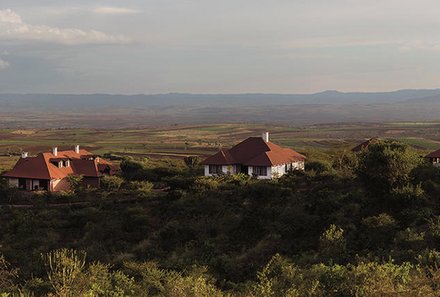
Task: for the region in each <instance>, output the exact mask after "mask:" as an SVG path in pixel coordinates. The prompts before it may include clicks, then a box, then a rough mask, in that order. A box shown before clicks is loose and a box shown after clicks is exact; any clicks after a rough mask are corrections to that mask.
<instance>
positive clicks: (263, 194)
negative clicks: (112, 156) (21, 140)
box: [0, 142, 440, 297]
mask: <svg viewBox="0 0 440 297" xmlns="http://www.w3.org/2000/svg"><path fill="white" fill-rule="evenodd" d="M332 153H333V152H325V153H324V152H320V151H316V152H313V156H312V158H310V159H308V160H310V162H312V163H311V164H310V163H307V164H306V168H307V170H306V171H304V172H300V171H296V172H292V173H289V174H287V175H285V176H283V177H282V178H280V179H277V180H272V181H263V180H257V179H254V178H252V177H250V176H247V175H242V174H239V175H222V176H218V177H215V178H207V177H201V176H200V173H199V172H198V170H199V169H200V168H199V167H198V166H197V165H196V166H195V167H194V168H190V167H191V166H189V167H188V166H187V165H186V164H185V163H184V162H182V161H176V160H169V159H168V160H154V159H147V158H145V159H134V158H124V160H122V163H121V168H122V169H121V175H122V176H121V177H116V178H114V177H112V178H108V179H107V178H106V179H104V180H103V187H104V188H103V189H102V190H101V192H99V191H98V192H86V191H83V190H81V191H80V192H77V193H76V194H75V197H77V198H78V200H79V201H81V202H80V203H81V204H78V205H73V204H72V205H71V206H69V205H68V204H67V205H61V206H60V205H57V207H52V205H51V204H50V203H47V202H45V203H44V204H37V203H35V200H33V202H34V203H35V204H34V205H35V207H34V208H16V209H15V208H0V224H1V226H2V232H1V233H0V253H2V254H4V255H5V259H8V261H9V262H11V263H13V266H14V267H18V268H19V270H18V268H14V267H13V266H12V265H10V264H7V265H4V264H2V265H3V266H1V267H0V268H1V269H0V283H2V282H3V283H6V284H8V285H7V286H9V285H10V287H11V289H4V288H2V290H3V291H5V293H11V294H20V293H23V294H28V293H29V294H32V293H33V294H35V296H50V295H51V294H52V295H54V294H57V295H60V294H64V295H65V296H246V297H247V296H249V297H250V296H417V295H419V296H438V295H439V291H438V290H439V286H438V283H440V282H439V277H440V273H439V265H440V264H439V259H440V256H439V251H438V246H439V245H440V219H439V218H440V213H439V212H440V200H439V199H438V197H439V195H440V191H439V189H440V187H439V185H440V179H439V176H438V172H437V169H435V170H433V169H432V167H428V166H427V165H426V164H423V163H422V164H421V162H420V158H419V157H418V156H417V157H415V154H414V152H413V151H412V150H411V149H410V148H408V147H405V146H403V145H400V144H397V143H393V142H381V143H378V144H372V145H370V146H369V147H368V148H367V149H366V150H364V151H363V152H362V153H361V154H359V155H354V154H351V153H350V152H346V151H336V152H334V154H333V155H331V154H332ZM328 160H331V162H329V161H328ZM191 164H192V163H191ZM309 165H310V166H309ZM0 189H4V190H6V191H7V192H8V191H11V189H9V188H8V187H7V185H5V188H0ZM70 195H73V194H70ZM105 195H108V196H111V197H112V198H114V199H100V197H103V196H105ZM66 197H67V198H66ZM69 197H70V196H63V195H47V196H44V197H43V198H44V199H43V200H44V201H49V202H54V201H56V202H58V201H66V200H67V201H68V200H69V199H68V198H69ZM145 197H148V199H143V198H145ZM86 253H87V258H86V257H85V254H86ZM40 254H43V255H45V256H44V257H43V258H44V259H45V261H44V263H46V266H45V265H43V264H44V263H42V262H41V259H42V258H41V256H40ZM281 255H282V256H281ZM49 260H50V261H49ZM2 261H4V260H2ZM2 263H7V262H2ZM48 263H52V264H50V265H48ZM0 292H2V291H1V290H0ZM69 294H70V295H69Z"/></svg>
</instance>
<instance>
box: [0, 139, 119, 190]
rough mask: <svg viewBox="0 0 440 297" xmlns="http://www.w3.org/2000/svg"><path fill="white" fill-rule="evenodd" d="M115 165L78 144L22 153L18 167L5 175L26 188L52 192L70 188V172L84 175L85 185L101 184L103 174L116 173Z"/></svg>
mask: <svg viewBox="0 0 440 297" xmlns="http://www.w3.org/2000/svg"><path fill="white" fill-rule="evenodd" d="M115 170H116V168H115V166H114V165H113V164H112V163H111V162H109V161H107V160H105V159H102V158H100V157H99V156H95V155H93V154H92V153H90V152H88V151H87V150H84V149H80V147H79V146H78V145H77V146H75V148H74V149H73V150H66V151H58V148H56V147H55V148H53V150H52V152H45V153H40V154H38V155H37V156H35V157H29V156H28V153H26V152H25V153H22V156H21V158H20V159H19V160H18V161H17V163H16V164H15V166H14V168H13V169H12V170H11V171H8V172H6V173H4V174H3V175H2V177H3V178H6V179H7V180H8V183H9V185H10V186H13V187H17V188H20V189H23V190H28V191H34V190H46V191H50V192H58V191H66V190H69V189H70V184H69V181H68V176H69V175H77V176H80V175H81V176H82V177H83V180H82V183H83V186H84V187H93V188H99V187H100V180H101V177H102V176H104V175H105V174H108V175H112V174H115Z"/></svg>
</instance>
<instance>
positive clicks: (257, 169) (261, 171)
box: [252, 166, 267, 176]
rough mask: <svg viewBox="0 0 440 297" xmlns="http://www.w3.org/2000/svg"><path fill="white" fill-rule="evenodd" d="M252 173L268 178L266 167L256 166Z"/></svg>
mask: <svg viewBox="0 0 440 297" xmlns="http://www.w3.org/2000/svg"><path fill="white" fill-rule="evenodd" d="M252 173H253V174H254V175H257V176H266V175H267V167H266V166H254V167H253V168H252Z"/></svg>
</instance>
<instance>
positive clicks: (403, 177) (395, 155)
mask: <svg viewBox="0 0 440 297" xmlns="http://www.w3.org/2000/svg"><path fill="white" fill-rule="evenodd" d="M420 162H421V160H420V157H419V156H418V155H417V153H416V152H415V151H414V150H412V149H411V148H410V147H408V146H407V145H404V144H401V143H397V142H394V141H381V142H378V143H374V144H370V145H369V146H368V148H367V149H366V150H364V151H363V152H362V153H361V154H360V155H359V165H358V168H357V175H358V177H359V179H360V180H361V181H362V182H363V184H364V186H365V190H366V191H367V193H368V194H370V196H372V197H375V198H383V197H385V196H387V195H389V194H390V193H391V192H392V190H393V189H398V188H402V187H404V186H406V185H408V183H409V182H410V180H411V178H410V177H411V175H410V174H411V171H412V170H413V169H414V168H416V167H417V166H418V165H419V164H420Z"/></svg>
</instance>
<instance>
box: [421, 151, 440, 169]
mask: <svg viewBox="0 0 440 297" xmlns="http://www.w3.org/2000/svg"><path fill="white" fill-rule="evenodd" d="M425 158H426V159H428V161H429V162H430V163H431V164H432V165H434V166H435V167H440V150H436V151H435V152H432V153H429V154H428V155H426V156H425Z"/></svg>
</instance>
